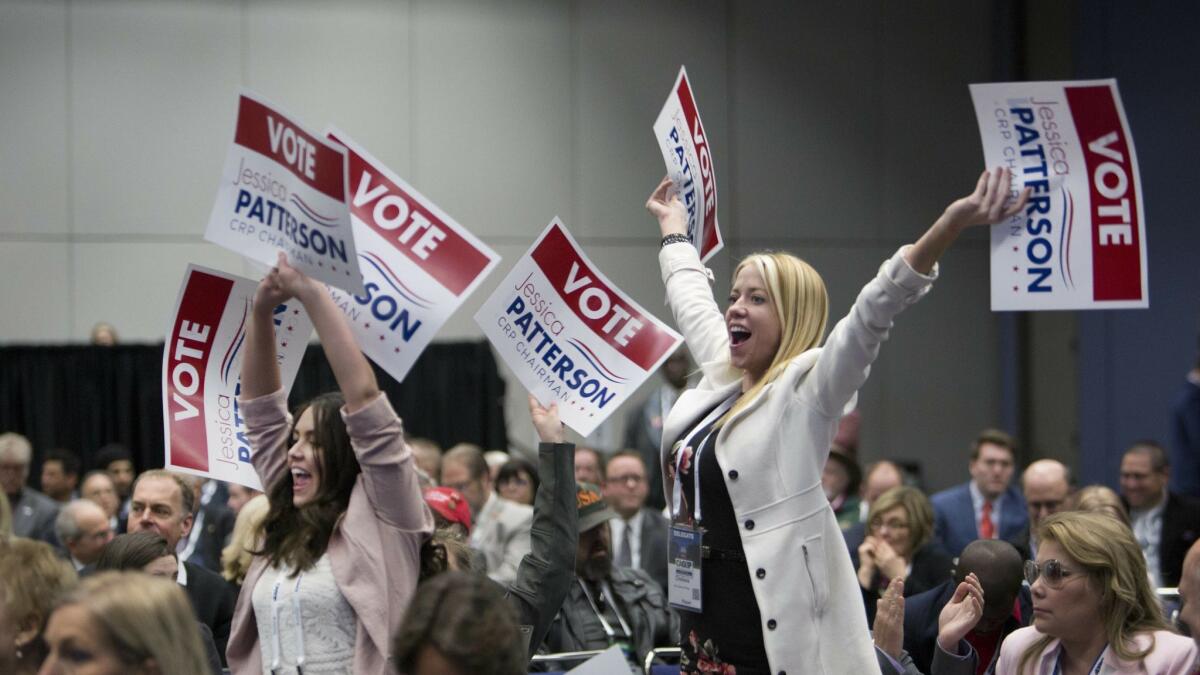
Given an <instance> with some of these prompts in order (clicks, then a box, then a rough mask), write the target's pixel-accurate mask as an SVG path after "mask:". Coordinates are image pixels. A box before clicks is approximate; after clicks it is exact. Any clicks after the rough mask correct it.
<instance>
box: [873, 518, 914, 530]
mask: <svg viewBox="0 0 1200 675" xmlns="http://www.w3.org/2000/svg"><path fill="white" fill-rule="evenodd" d="M885 527H886V528H887V529H889V530H893V531H900V530H907V529H908V523H906V522H904V521H902V520H872V521H871V529H872V530H882V529H883V528H885Z"/></svg>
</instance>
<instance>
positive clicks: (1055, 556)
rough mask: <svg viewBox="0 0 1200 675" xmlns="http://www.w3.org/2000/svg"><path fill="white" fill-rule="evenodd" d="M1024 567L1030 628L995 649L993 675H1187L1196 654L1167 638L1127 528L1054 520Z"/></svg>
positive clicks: (1064, 516) (1084, 517) (1096, 518)
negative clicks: (1030, 604)
mask: <svg viewBox="0 0 1200 675" xmlns="http://www.w3.org/2000/svg"><path fill="white" fill-rule="evenodd" d="M1037 537H1038V542H1040V543H1039V545H1038V556H1037V561H1036V562H1035V561H1032V560H1030V561H1027V562H1026V563H1025V580H1026V581H1028V582H1029V584H1030V591H1031V592H1032V594H1033V625H1031V626H1027V627H1025V628H1020V629H1018V630H1016V631H1014V632H1013V633H1012V634H1011V635H1009V636H1008V638H1007V639H1006V640H1005V641H1004V644H1003V645H1001V647H1000V663H999V666H998V668H997V672H998V673H1003V674H1007V673H1013V674H1019V675H1051V673H1064V674H1065V675H1073V674H1077V673H1092V672H1103V673H1154V674H1158V673H1187V672H1189V671H1190V669H1191V668H1192V666H1193V664H1194V663H1195V662H1196V658H1197V655H1198V653H1200V652H1198V651H1197V647H1196V645H1195V643H1193V642H1192V641H1191V640H1189V639H1187V638H1185V637H1183V636H1180V635H1177V634H1175V633H1173V632H1171V631H1170V628H1169V627H1168V625H1167V623H1166V622H1165V621H1164V620H1163V617H1162V612H1161V610H1160V609H1159V605H1158V599H1157V597H1156V596H1155V594H1154V589H1153V588H1151V587H1150V583H1149V581H1148V579H1147V576H1146V562H1145V559H1144V558H1143V557H1142V554H1141V550H1140V549H1139V547H1138V544H1137V541H1136V540H1135V539H1134V538H1133V535H1132V534H1131V533H1130V532H1129V530H1128V529H1127V528H1125V527H1124V526H1122V525H1120V524H1119V523H1117V521H1116V520H1114V519H1113V518H1111V517H1109V516H1103V515H1099V514H1093V513H1083V512H1077V511H1067V512H1062V513H1058V514H1055V515H1053V516H1050V517H1049V518H1047V519H1045V520H1044V521H1042V524H1041V526H1040V527H1039V528H1038V533H1037Z"/></svg>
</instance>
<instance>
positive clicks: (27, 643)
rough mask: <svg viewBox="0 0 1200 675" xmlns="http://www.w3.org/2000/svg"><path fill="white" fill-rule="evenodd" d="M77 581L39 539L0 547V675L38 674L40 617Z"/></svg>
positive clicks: (42, 647)
mask: <svg viewBox="0 0 1200 675" xmlns="http://www.w3.org/2000/svg"><path fill="white" fill-rule="evenodd" d="M77 582H78V577H77V576H76V575H75V570H73V569H71V565H70V564H69V563H68V562H67V561H65V560H63V559H61V558H59V556H58V553H56V552H55V550H54V548H53V547H51V546H50V545H49V544H47V543H45V542H40V541H33V540H31V539H13V540H12V541H11V542H9V543H8V544H7V545H4V546H3V547H0V673H6V674H9V675H32V674H33V673H36V672H38V669H39V668H41V667H42V661H43V660H44V659H45V658H46V643H45V641H44V639H43V634H42V631H43V629H44V628H45V626H46V619H47V618H49V616H50V611H51V610H52V609H53V607H54V604H55V603H56V602H57V601H58V598H59V596H61V595H62V594H64V593H65V592H67V591H69V590H70V589H71V588H73V587H74V586H75V584H76V583H77Z"/></svg>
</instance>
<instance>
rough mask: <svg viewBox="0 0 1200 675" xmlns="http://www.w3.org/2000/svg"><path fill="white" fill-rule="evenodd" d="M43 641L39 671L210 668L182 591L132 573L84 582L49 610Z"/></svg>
mask: <svg viewBox="0 0 1200 675" xmlns="http://www.w3.org/2000/svg"><path fill="white" fill-rule="evenodd" d="M46 643H47V646H48V647H49V654H48V655H47V657H46V663H45V665H44V666H43V667H42V671H41V672H42V673H45V674H55V675H57V674H59V673H62V674H64V675H65V674H68V673H83V672H86V673H95V674H96V675H125V674H130V675H176V674H178V675H205V674H206V673H212V672H213V670H212V667H211V665H210V664H209V663H208V661H207V660H206V658H205V653H204V648H203V646H202V644H201V641H200V637H199V634H198V633H197V631H196V617H195V616H194V615H193V614H192V610H191V608H190V607H189V605H188V601H187V596H185V595H184V593H183V592H182V590H181V589H180V588H179V586H178V585H177V584H175V583H172V582H171V581H168V580H165V579H156V578H154V577H150V576H147V575H144V574H140V573H137V572H105V573H102V574H95V575H93V576H91V577H88V578H87V579H84V580H83V582H82V583H81V584H79V587H78V588H76V589H75V590H73V591H71V592H70V593H68V594H67V595H66V596H65V597H64V598H63V599H62V601H61V602H60V603H59V604H58V607H57V608H56V609H55V610H54V613H53V614H51V615H50V621H49V623H48V624H47V625H46ZM218 672H219V671H218Z"/></svg>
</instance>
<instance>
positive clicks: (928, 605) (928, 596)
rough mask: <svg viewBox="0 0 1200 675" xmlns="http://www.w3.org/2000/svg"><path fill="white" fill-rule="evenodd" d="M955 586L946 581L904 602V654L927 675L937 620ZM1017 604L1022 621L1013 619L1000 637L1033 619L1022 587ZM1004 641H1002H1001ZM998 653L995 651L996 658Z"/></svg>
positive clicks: (1024, 586)
mask: <svg viewBox="0 0 1200 675" xmlns="http://www.w3.org/2000/svg"><path fill="white" fill-rule="evenodd" d="M957 586H958V584H956V583H954V581H953V580H949V581H946V582H944V583H942V584H940V585H938V586H935V587H933V588H931V589H929V590H927V591H925V592H924V593H918V594H916V595H913V596H912V597H909V598H906V599H905V600H904V650H905V651H906V652H908V653H909V654H910V655H911V656H912V659H913V662H914V663H915V664H916V666H917V668H918V669H919V670H920V671H921V672H923V673H928V672H929V671H930V668H931V664H932V663H933V657H934V654H935V653H936V652H937V650H938V649H937V634H938V616H940V615H941V613H942V608H943V607H945V606H946V603H948V602H950V598H952V597H954V589H955V588H956V587H957ZM1017 603H1018V605H1019V606H1020V608H1021V621H1020V622H1019V623H1018V622H1017V620H1016V619H1015V618H1013V617H1009V619H1008V621H1007V622H1006V623H1005V624H1004V626H1003V627H1002V628H1001V630H1002V631H1003V635H1004V636H1005V637H1007V636H1008V634H1009V633H1011V632H1013V631H1014V630H1016V629H1018V628H1021V627H1023V626H1028V625H1029V622H1030V621H1031V620H1032V619H1033V605H1032V599H1031V598H1030V596H1029V587H1028V586H1026V585H1024V584H1022V585H1021V590H1020V591H1019V592H1018V593H1017ZM1002 640H1003V638H1002ZM999 653H1000V650H999V649H997V650H996V654H997V655H999Z"/></svg>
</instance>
